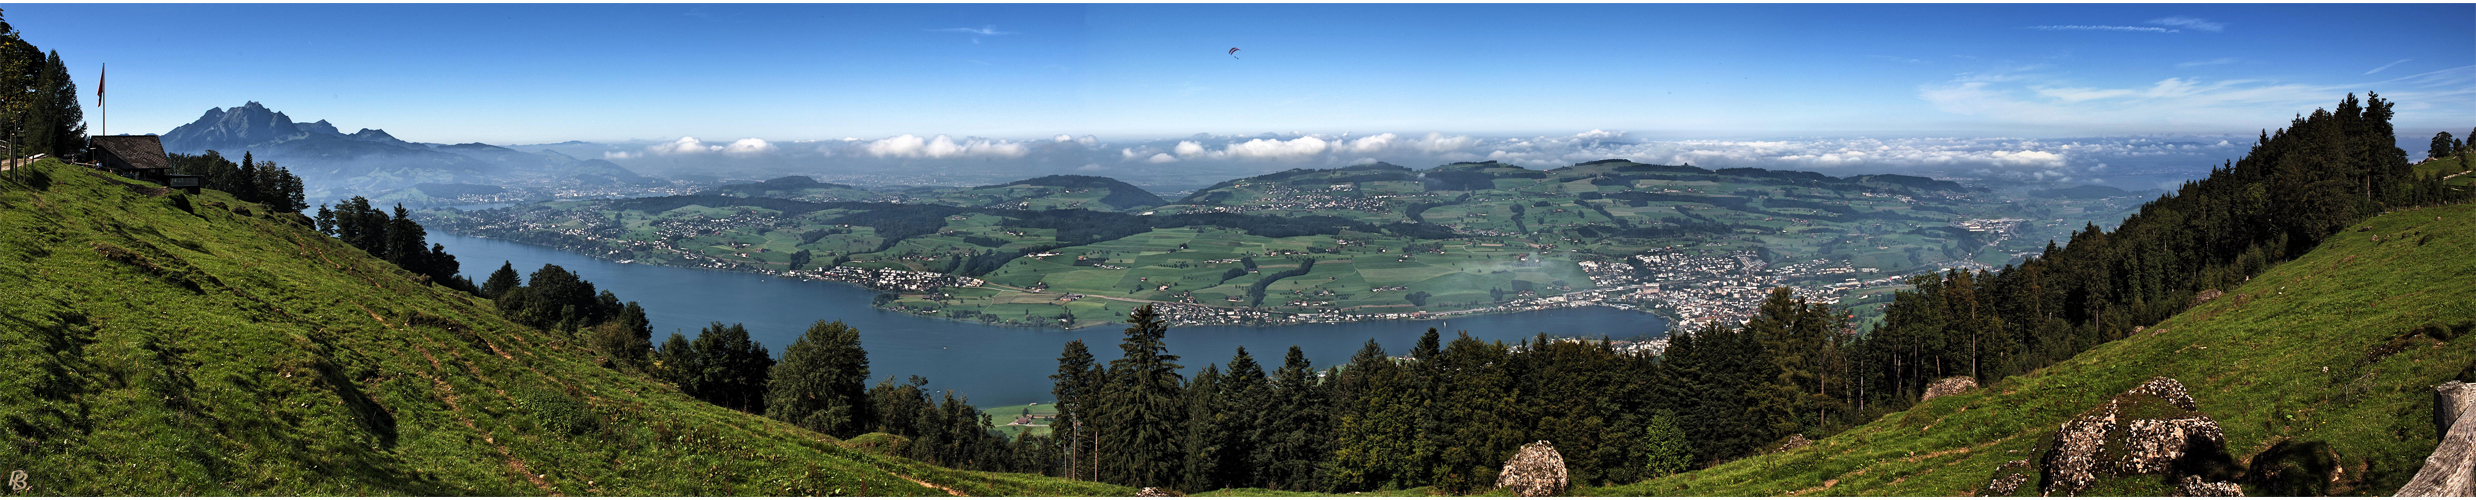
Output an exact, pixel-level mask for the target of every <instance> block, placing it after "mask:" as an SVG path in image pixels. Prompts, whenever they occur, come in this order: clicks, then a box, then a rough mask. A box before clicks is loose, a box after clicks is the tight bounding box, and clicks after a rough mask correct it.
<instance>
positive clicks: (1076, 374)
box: [1049, 340, 1103, 480]
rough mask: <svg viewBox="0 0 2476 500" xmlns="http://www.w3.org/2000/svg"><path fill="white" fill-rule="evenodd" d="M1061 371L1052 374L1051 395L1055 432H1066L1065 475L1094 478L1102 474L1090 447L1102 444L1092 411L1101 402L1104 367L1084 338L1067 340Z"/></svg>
mask: <svg viewBox="0 0 2476 500" xmlns="http://www.w3.org/2000/svg"><path fill="white" fill-rule="evenodd" d="M1057 362H1058V368H1057V374H1055V375H1050V376H1049V380H1050V381H1051V382H1052V383H1053V384H1054V385H1053V386H1052V387H1053V388H1052V389H1051V390H1050V394H1051V395H1055V396H1057V411H1058V415H1057V421H1056V422H1055V423H1051V424H1049V425H1050V427H1049V428H1050V429H1051V431H1052V432H1051V434H1052V435H1057V434H1060V433H1062V434H1064V437H1063V438H1061V439H1062V441H1063V444H1065V445H1066V446H1065V454H1066V455H1065V457H1063V458H1064V462H1065V467H1064V469H1065V471H1066V474H1065V477H1066V478H1067V479H1083V480H1093V479H1094V478H1096V477H1098V476H1097V472H1096V471H1098V470H1099V469H1098V468H1097V467H1098V462H1097V461H1096V460H1095V459H1094V458H1093V457H1092V454H1091V452H1090V450H1091V449H1092V448H1093V446H1095V445H1097V444H1099V443H1098V441H1097V440H1094V439H1092V436H1091V434H1092V430H1093V429H1092V428H1091V427H1089V426H1090V425H1091V424H1092V414H1093V413H1094V411H1095V407H1096V406H1098V405H1099V403H1100V399H1101V398H1100V393H1101V390H1100V385H1101V380H1102V376H1103V374H1102V371H1101V368H1100V367H1098V366H1096V365H1095V364H1094V363H1093V360H1092V352H1091V351H1090V350H1088V349H1086V348H1084V346H1083V341H1081V340H1074V341H1069V342H1067V343H1066V351H1065V353H1064V354H1060V355H1059V356H1058V358H1057Z"/></svg>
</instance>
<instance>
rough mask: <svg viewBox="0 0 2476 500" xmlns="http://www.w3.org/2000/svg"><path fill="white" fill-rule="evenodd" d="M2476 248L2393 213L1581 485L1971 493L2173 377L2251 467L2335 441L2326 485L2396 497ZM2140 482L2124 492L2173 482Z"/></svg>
mask: <svg viewBox="0 0 2476 500" xmlns="http://www.w3.org/2000/svg"><path fill="white" fill-rule="evenodd" d="M2376 237H2378V241H2376ZM2472 253H2476V205H2466V204H2461V205H2455V206H2446V207H2438V208H2422V209H2409V210H2401V211H2398V212H2393V213H2390V214H2388V215H2383V216H2380V217H2377V218H2374V219H2371V220H2369V221H2366V222H2362V223H2358V224H2356V227H2355V228H2354V229H2350V230H2348V231H2346V232H2342V233H2339V234H2338V235H2335V236H2333V237H2332V238H2331V239H2330V240H2328V241H2327V242H2325V243H2323V244H2322V245H2321V247H2320V248H2317V249H2315V250H2314V251H2313V252H2311V253H2310V254H2307V255H2305V256H2303V257H2301V258H2298V259H2296V260H2294V261H2292V262H2289V263H2286V264H2281V265H2279V266H2277V267H2274V268H2272V269H2271V270H2270V271H2269V272H2266V273H2263V274H2262V275H2260V276H2258V277H2255V278H2253V279H2252V280H2251V281H2250V282H2248V283H2246V284H2245V285H2243V286H2241V287H2238V288H2236V289H2233V290H2226V295H2225V296H2223V297H2220V298H2218V299H2216V300H2213V301H2210V302H2208V303H2204V304H2201V305H2199V306H2196V307H2193V308H2192V309H2190V310H2187V311H2185V312H2184V313H2182V314H2180V315H2177V316H2175V317H2174V318H2172V319H2169V320H2166V321H2164V322H2161V323H2159V324H2157V325H2153V326H2151V327H2149V329H2147V330H2145V331H2144V332H2143V333H2136V334H2133V335H2131V336H2130V337H2128V338H2124V339H2121V340H2116V341H2114V342H2110V343H2107V344H2104V345H2100V346H2098V347H2095V348H2092V349H2090V350H2088V351H2086V352H2083V353H2081V354H2080V355H2078V356H2075V357H2073V358H2072V359H2069V360H2066V361H2063V362H2060V363H2057V364H2055V365H2053V366H2048V367H2046V368H2043V369H2040V370H2037V371H2035V372H2032V373H2030V374H2027V375H2022V376H2016V377H2011V378H2007V379H2004V380H2002V381H2000V382H1996V383H1994V384H1991V385H1990V386H1988V387H1985V388H1981V389H1977V390H1973V391H1969V392H1966V393H1963V394H1960V395H1956V396H1950V397H1945V398H1939V399H1935V400H1932V401H1928V402H1925V403H1922V404H1919V405H1918V406H1917V407H1915V408H1912V409H1909V410H1907V411H1904V412H1900V413H1893V414H1890V415H1887V416H1884V417H1882V418H1880V419H1877V420H1876V421H1874V422H1872V423H1869V424H1866V425H1864V426H1860V427H1857V428H1855V429H1851V430H1849V431H1847V432H1843V433H1840V434H1838V435H1835V436H1832V437H1830V438H1827V439H1823V440H1821V441H1819V442H1817V443H1816V444H1815V445H1814V446H1810V447H1807V448H1803V449H1798V450H1794V451H1789V452H1783V453H1775V454H1770V455H1762V456H1756V457H1752V458H1746V459H1742V460H1738V461H1735V462H1730V463H1727V464H1722V465H1719V466H1716V467H1712V468H1709V469H1705V470H1700V471H1695V472H1688V473H1683V474H1678V475H1674V476H1669V477H1665V478H1661V479H1656V480H1652V481H1647V482H1644V483H1640V484H1633V485H1626V486H1616V487H1606V488H1594V489H1588V490H1584V491H1582V492H1581V493H1584V494H1592V495H1610V496H1666V495H1706V496H1709V495H1715V496H1770V495H1791V494H1794V495H1823V496H1860V495H1865V496H1872V495H1891V496H1954V495H1969V494H1972V493H1973V492H1975V491H1976V490H1977V489H1978V488H1980V487H1983V486H1984V485H1985V484H1986V482H1987V480H1988V479H1990V478H1991V475H1992V473H1993V472H1994V470H1995V468H1996V467H1997V466H2000V465H2002V464H2003V463H2004V462H2006V461H2011V460H2019V459H2034V458H2035V457H2034V456H2033V455H2032V453H2033V452H2034V451H2035V450H2034V449H2035V448H2037V447H2038V446H2040V445H2041V443H2043V442H2044V441H2043V440H2045V439H2047V438H2048V436H2049V435H2051V434H2053V432H2054V430H2055V429H2056V428H2057V426H2058V425H2060V424H2062V423H2063V422H2065V421H2066V420H2068V419H2070V418H2071V417H2072V416H2074V415H2076V414H2079V413H2080V412H2083V411H2086V410H2088V409H2090V408H2092V407H2095V406H2097V405H2098V404H2100V403H2102V402H2104V401H2106V400H2107V398H2109V397H2112V396H2113V395H2115V394H2117V393H2121V392H2123V391H2124V390H2126V389H2129V388H2131V387H2133V386H2135V385H2138V384H2139V383H2140V382H2142V381H2144V380H2147V379H2148V378H2150V377H2156V376H2164V377H2172V378H2175V379H2177V380H2180V381H2182V382H2183V383H2184V384H2185V385H2186V386H2187V387H2189V388H2190V390H2191V393H2192V397H2193V398H2194V399H2195V400H2196V401H2198V402H2199V404H2200V406H2201V411H2202V413H2204V414H2207V415H2208V416H2210V417H2211V418H2213V419H2216V420H2217V421H2218V423H2219V425H2220V426H2221V427H2222V428H2223V429H2224V431H2225V433H2226V437H2227V442H2228V451H2229V453H2230V454H2232V455H2233V456H2234V457H2236V458H2237V459H2238V460H2239V463H2250V462H2253V461H2254V460H2256V459H2260V458H2261V457H2262V454H2263V453H2264V452H2265V451H2266V450H2269V449H2271V447H2273V446H2277V445H2280V444H2282V443H2285V444H2291V445H2301V446H2307V447H2310V446H2318V445H2327V446H2328V449H2329V450H2330V452H2331V453H2332V454H2333V455H2334V460H2333V461H2334V463H2335V464H2336V465H2337V467H2336V469H2334V470H2333V471H2331V472H2332V474H2334V475H2335V477H2336V479H2337V480H2336V481H2334V482H2332V484H2331V485H2330V487H2331V489H2330V490H2329V493H2331V494H2336V495H2388V494H2390V493H2391V492H2392V491H2394V490H2396V489H2397V488H2398V487H2399V486H2400V485H2402V484H2404V483H2406V482H2407V480H2408V478H2410V477H2412V476H2413V475H2415V473H2416V471H2417V470H2418V469H2419V468H2420V467H2421V466H2422V465H2423V460H2424V457H2425V456H2426V455H2427V454H2428V453H2430V452H2432V451H2433V449H2434V447H2435V446H2436V444H2437V439H2438V435H2437V432H2436V430H2435V429H2434V424H2433V419H2432V418H2431V417H2430V415H2432V412H2433V404H2434V402H2433V400H2434V398H2433V395H2432V391H2431V389H2430V387H2432V386H2433V385H2435V384H2439V383H2441V382H2443V381H2447V380H2451V379H2453V378H2455V377H2466V376H2467V375H2466V374H2467V373H2468V372H2467V370H2469V369H2470V367H2471V363H2472V362H2476V338H2471V336H2467V335H2459V336H2457V337H2456V338H2454V339H2450V340H2443V339H2437V338H2433V337H2431V336H2429V335H2414V334H2411V332H2412V331H2414V330H2416V329H2418V328H2420V327H2426V326H2428V325H2438V326H2441V327H2444V328H2449V327H2452V326H2454V325H2456V326H2460V327H2464V326H2467V325H2471V324H2476V300H2470V299H2469V297H2476V261H2471V260H2469V259H2468V258H2467V256H2468V255H2470V254H2472ZM2385 353H2387V354H2385ZM2132 487H2133V488H2134V489H2135V491H2127V492H2125V493H2126V494H2136V495H2151V496H2164V495H2166V494H2167V493H2168V491H2169V490H2170V488H2168V487H2166V486H2164V485H2154V484H2146V483H2145V484H2143V485H2133V486H2132ZM2245 487H2246V490H2247V491H2246V493H2247V494H2253V495H2259V494H2263V493H2262V492H2261V490H2259V489H2257V488H2259V487H2260V486H2259V485H2254V484H2246V485H2245ZM2023 491H2028V490H2023ZM2030 494H2035V493H2034V492H2031V493H2030Z"/></svg>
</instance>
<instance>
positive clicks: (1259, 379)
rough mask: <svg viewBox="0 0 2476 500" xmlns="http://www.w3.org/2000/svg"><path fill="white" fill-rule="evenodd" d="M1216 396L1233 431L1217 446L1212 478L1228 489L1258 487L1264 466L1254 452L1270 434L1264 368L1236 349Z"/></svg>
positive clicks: (1267, 382)
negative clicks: (1218, 453) (1224, 402)
mask: <svg viewBox="0 0 2476 500" xmlns="http://www.w3.org/2000/svg"><path fill="white" fill-rule="evenodd" d="M1219 384H1220V387H1219V389H1220V392H1221V394H1220V396H1221V398H1222V399H1224V400H1227V401H1228V402H1229V410H1228V411H1229V423H1230V425H1233V426H1236V429H1235V430H1234V431H1233V432H1231V433H1230V434H1229V435H1228V436H1226V438H1227V439H1226V440H1225V441H1224V442H1223V443H1222V444H1221V456H1220V457H1219V458H1218V459H1217V460H1214V461H1213V466H1214V467H1215V468H1216V472H1215V476H1216V477H1217V478H1219V479H1221V480H1222V481H1225V482H1227V483H1228V484H1231V485H1237V486H1242V487H1262V486H1264V485H1265V483H1264V481H1263V480H1262V477H1263V470H1262V469H1263V467H1264V464H1263V463H1262V462H1260V461H1258V460H1257V459H1258V458H1259V455H1257V453H1256V452H1257V450H1260V449H1262V448H1263V447H1264V444H1263V443H1264V440H1265V439H1266V437H1267V436H1268V434H1269V433H1271V432H1272V431H1271V429H1268V428H1266V426H1268V425H1271V424H1272V421H1271V417H1272V408H1270V407H1268V405H1270V404H1271V403H1272V382H1271V380H1269V379H1267V378H1265V377H1264V368H1263V366H1262V365H1259V364H1256V362H1255V357H1254V356H1252V355H1249V354H1247V348H1246V347H1244V346H1240V347H1239V348H1238V352H1237V354H1236V355H1233V356H1230V358H1229V372H1228V374H1226V375H1223V376H1221V380H1220V381H1219Z"/></svg>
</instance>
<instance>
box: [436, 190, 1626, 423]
mask: <svg viewBox="0 0 2476 500" xmlns="http://www.w3.org/2000/svg"><path fill="white" fill-rule="evenodd" d="M430 241H431V242H433V243H438V244H441V245H446V246H447V251H448V253H452V254H455V256H456V260H457V261H459V262H461V263H463V265H464V269H463V271H464V274H465V275H467V276H472V277H474V278H476V280H478V279H479V278H484V277H488V276H489V275H490V272H491V271H494V270H497V269H498V268H499V263H500V262H513V263H514V264H515V266H516V269H517V271H518V272H520V273H522V274H531V273H532V271H533V270H534V269H539V268H541V266H542V264H558V265H559V267H563V268H567V269H568V270H569V271H573V272H575V273H576V274H577V275H579V276H582V277H584V279H586V280H588V281H592V282H593V284H594V285H595V286H597V287H600V288H602V289H606V290H610V291H611V292H612V293H616V294H618V295H619V299H620V300H627V301H636V302H638V303H639V304H642V305H644V306H645V314H646V316H647V319H650V320H651V321H652V322H653V329H654V342H655V343H657V344H659V343H661V339H663V338H668V337H669V336H670V334H671V332H673V331H678V332H681V333H684V334H686V335H688V336H691V337H694V336H695V335H696V333H697V330H698V329H699V328H702V327H704V326H705V325H707V324H710V323H712V322H716V321H720V322H723V323H740V324H744V325H747V327H748V333H749V335H750V336H751V337H754V338H755V339H756V340H757V341H758V342H762V343H764V344H765V346H766V348H767V349H769V350H772V351H773V352H775V353H776V354H780V352H781V350H782V347H783V346H786V345H790V343H791V341H792V340H794V339H797V338H798V337H799V335H800V333H801V332H804V331H807V329H808V326H809V325H810V324H812V323H815V322H816V321H818V320H827V321H833V320H841V321H842V322H844V323H848V324H850V325H851V326H852V327H853V328H857V329H859V330H860V342H861V345H862V346H864V347H866V348H867V349H868V359H869V374H870V375H871V376H872V378H875V379H884V378H886V377H887V376H893V377H895V378H896V379H898V380H899V379H903V378H907V377H909V376H911V375H920V376H923V377H927V378H928V380H929V385H930V387H931V388H932V389H936V390H945V389H953V390H954V391H955V392H956V393H957V394H958V395H961V396H967V397H970V398H971V400H972V402H973V403H974V404H977V405H979V406H982V407H990V406H1004V405H1016V404H1024V403H1031V402H1045V401H1049V400H1052V399H1054V398H1052V397H1051V396H1050V395H1049V387H1050V382H1049V379H1048V376H1049V375H1050V374H1054V373H1057V357H1058V354H1060V353H1061V352H1062V351H1063V350H1064V349H1065V345H1066V342H1068V341H1072V340H1078V339H1080V340H1082V341H1083V343H1084V345H1085V346H1087V347H1089V348H1090V349H1091V351H1092V356H1093V357H1094V358H1097V359H1098V360H1099V361H1100V362H1103V363H1106V362H1108V360H1111V359H1116V358H1117V357H1118V354H1119V353H1120V351H1119V350H1118V342H1119V341H1120V340H1121V339H1123V338H1124V335H1125V331H1124V328H1122V327H1091V328H1082V329H1076V330H1057V329H1037V328H1020V327H1000V326H989V325H983V324H978V323H964V322H959V321H950V320H942V319H932V318H923V317H918V316H912V315H908V314H900V313H891V312H885V311H880V310H877V309H875V308H872V307H869V305H868V303H869V299H870V298H873V297H875V296H876V295H877V292H873V291H869V290H867V289H864V288H860V287H857V286H852V285H846V284H841V283H827V282H809V281H798V280H784V279H779V278H774V277H768V276H762V275H756V274H746V273H731V272H721V271H707V270H699V269H683V268H675V267H662V266H653V265H643V264H620V263H617V262H610V261H604V260H597V259H593V258H589V257H585V256H582V255H578V254H574V253H568V252H563V251H558V250H554V249H550V248H545V247H538V246H533V245H525V244H520V243H510V242H506V241H500V240H490V239H483V238H472V237H465V236H457V235H452V234H445V233H431V234H430ZM1429 327H1435V328H1437V329H1439V330H1443V331H1444V332H1445V340H1446V341H1451V340H1452V338H1453V334H1454V332H1455V331H1457V330H1458V331H1467V332H1469V333H1470V335H1471V336H1472V337H1476V338H1479V339H1482V340H1503V341H1506V342H1507V343H1511V342H1516V341H1520V340H1522V339H1526V338H1531V337H1532V336H1534V335H1537V334H1539V333H1546V334H1548V335H1550V336H1589V337H1598V336H1602V335H1605V336H1610V337H1615V338H1620V339H1622V338H1628V337H1634V336H1640V335H1646V334H1649V335H1657V334H1658V333H1659V332H1664V331H1666V329H1667V325H1666V323H1665V322H1664V321H1661V320H1660V319H1659V318H1658V317H1656V316H1652V315H1649V314H1644V313H1639V312H1631V311H1622V310H1617V309H1610V308H1605V307H1590V308H1580V309H1556V310H1549V311H1538V312H1526V313H1513V314H1498V315H1489V316H1474V317H1465V318H1454V319H1450V320H1443V321H1435V320H1428V321H1377V322H1361V323H1348V324H1332V325H1292V326H1275V327H1242V326H1211V327H1185V328H1172V329H1170V331H1169V338H1168V341H1169V352H1170V354H1175V355H1178V356H1180V357H1181V358H1182V359H1180V363H1181V364H1184V365H1186V366H1187V369H1186V370H1185V371H1186V373H1187V374H1189V375H1192V374H1193V373H1194V370H1196V369H1199V368H1201V367H1203V366H1204V365H1205V364H1207V363H1210V364H1227V363H1228V362H1229V358H1230V356H1231V355H1232V354H1235V353H1236V349H1237V348H1238V347H1239V346H1246V348H1247V352H1248V353H1249V354H1250V355H1252V356H1254V357H1255V360H1256V363H1259V364H1262V365H1264V368H1265V371H1271V370H1272V369H1273V368H1276V367H1279V366H1281V358H1282V356H1283V354H1284V353H1287V352H1288V351H1289V347H1290V346H1291V345H1296V346H1298V347H1299V348H1300V349H1301V350H1303V351H1304V352H1305V353H1306V355H1307V358H1308V359H1309V360H1311V361H1313V362H1314V364H1315V365H1316V366H1318V367H1324V366H1331V365H1336V364H1341V363H1344V362H1347V361H1349V359H1350V356H1351V355H1352V354H1355V353H1357V352H1358V349H1359V347H1360V346H1361V345H1363V344H1365V343H1366V342H1367V340H1368V339H1374V340H1376V341H1377V342H1378V343H1381V344H1383V346H1384V349H1385V351H1387V352H1389V353H1391V354H1393V355H1400V354H1402V353H1404V352H1406V351H1408V350H1409V348H1410V346H1411V344H1413V343H1416V342H1417V341H1418V337H1419V334H1420V333H1423V332H1426V331H1427V328H1429Z"/></svg>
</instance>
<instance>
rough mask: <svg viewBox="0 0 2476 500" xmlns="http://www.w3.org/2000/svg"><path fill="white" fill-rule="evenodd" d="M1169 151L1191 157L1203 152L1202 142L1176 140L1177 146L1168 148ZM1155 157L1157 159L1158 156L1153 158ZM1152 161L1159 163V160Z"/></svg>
mask: <svg viewBox="0 0 2476 500" xmlns="http://www.w3.org/2000/svg"><path fill="white" fill-rule="evenodd" d="M1169 151H1170V152H1173V153H1177V154H1178V156H1187V157H1192V156H1195V155H1200V154H1204V144H1203V143H1200V142H1195V141H1178V146H1177V147H1174V148H1170V150H1169ZM1155 159H1156V160H1157V159H1158V158H1155ZM1153 163H1161V162H1159V161H1154V162H1153Z"/></svg>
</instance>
